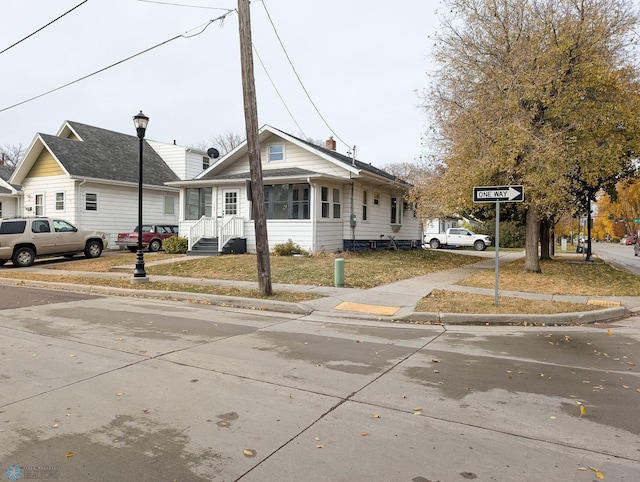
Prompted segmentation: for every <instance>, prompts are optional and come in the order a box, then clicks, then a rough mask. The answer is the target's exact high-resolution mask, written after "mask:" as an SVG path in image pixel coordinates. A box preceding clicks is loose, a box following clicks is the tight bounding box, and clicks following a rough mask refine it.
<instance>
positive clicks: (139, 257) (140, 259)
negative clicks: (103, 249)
mask: <svg viewBox="0 0 640 482" xmlns="http://www.w3.org/2000/svg"><path fill="white" fill-rule="evenodd" d="M148 124H149V118H148V117H147V116H146V115H144V114H143V113H142V111H140V113H139V114H137V115H134V116H133V125H135V126H136V132H137V134H138V139H139V140H140V148H139V150H138V152H139V156H140V157H139V162H138V251H137V252H136V269H135V270H134V271H133V278H132V279H131V282H132V283H136V284H138V283H147V282H148V281H149V278H148V277H147V273H146V271H145V270H144V253H143V252H142V152H143V147H144V133H145V131H146V130H147V125H148Z"/></svg>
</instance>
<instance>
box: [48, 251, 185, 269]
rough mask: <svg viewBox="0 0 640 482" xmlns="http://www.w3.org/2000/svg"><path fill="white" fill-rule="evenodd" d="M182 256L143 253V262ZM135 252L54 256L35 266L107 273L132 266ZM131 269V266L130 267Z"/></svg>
mask: <svg viewBox="0 0 640 482" xmlns="http://www.w3.org/2000/svg"><path fill="white" fill-rule="evenodd" d="M171 258H184V255H182V254H167V253H164V252H156V253H147V252H145V253H144V262H145V264H146V263H150V262H152V261H160V260H163V259H171ZM135 262H136V253H131V252H129V251H105V252H103V254H102V256H100V257H99V258H93V259H88V258H81V257H78V258H74V259H71V260H67V259H62V258H56V259H52V260H50V261H46V262H44V263H43V262H38V264H36V266H37V267H42V268H47V269H57V270H70V271H87V272H89V271H90V272H93V273H108V272H109V271H110V270H111V268H115V267H116V266H128V265H131V266H133V265H134V264H135ZM132 271H133V268H132Z"/></svg>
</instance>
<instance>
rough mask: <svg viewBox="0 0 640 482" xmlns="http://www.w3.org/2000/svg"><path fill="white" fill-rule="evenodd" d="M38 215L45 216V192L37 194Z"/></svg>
mask: <svg viewBox="0 0 640 482" xmlns="http://www.w3.org/2000/svg"><path fill="white" fill-rule="evenodd" d="M35 207H36V209H35V210H36V212H35V215H36V216H44V194H36V206H35Z"/></svg>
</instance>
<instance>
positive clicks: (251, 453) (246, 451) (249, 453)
mask: <svg viewBox="0 0 640 482" xmlns="http://www.w3.org/2000/svg"><path fill="white" fill-rule="evenodd" d="M242 453H243V454H244V455H245V457H255V456H256V451H255V450H251V449H244V450H243V451H242Z"/></svg>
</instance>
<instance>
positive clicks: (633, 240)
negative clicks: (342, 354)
mask: <svg viewBox="0 0 640 482" xmlns="http://www.w3.org/2000/svg"><path fill="white" fill-rule="evenodd" d="M637 242H638V238H637V237H636V236H625V237H624V238H622V239H621V240H620V243H621V244H626V245H627V246H631V245H632V244H636V243H637Z"/></svg>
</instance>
